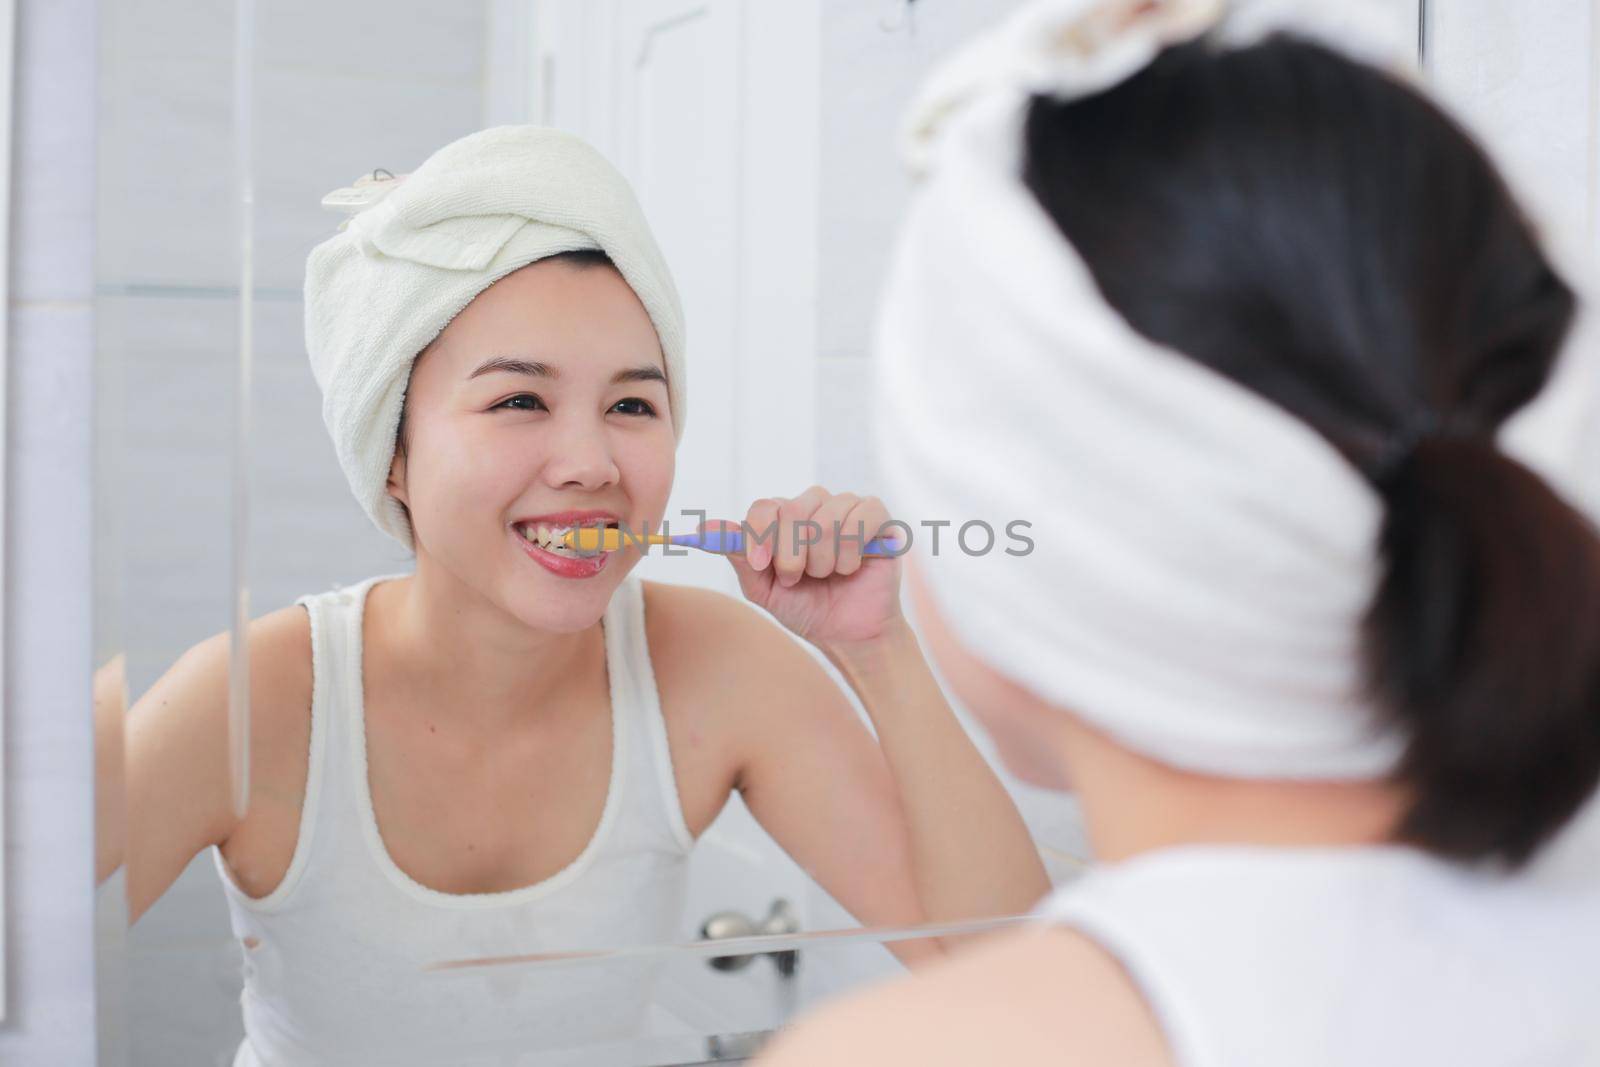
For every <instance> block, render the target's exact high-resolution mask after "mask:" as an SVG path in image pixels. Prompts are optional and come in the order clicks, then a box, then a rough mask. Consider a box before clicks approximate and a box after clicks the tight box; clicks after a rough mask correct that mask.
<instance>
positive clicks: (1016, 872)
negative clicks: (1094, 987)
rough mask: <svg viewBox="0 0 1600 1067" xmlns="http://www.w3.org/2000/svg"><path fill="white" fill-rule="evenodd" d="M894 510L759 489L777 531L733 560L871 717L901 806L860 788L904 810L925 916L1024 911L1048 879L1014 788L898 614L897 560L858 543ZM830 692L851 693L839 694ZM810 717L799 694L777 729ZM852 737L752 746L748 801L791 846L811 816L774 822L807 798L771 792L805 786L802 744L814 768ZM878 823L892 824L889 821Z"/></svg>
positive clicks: (750, 589)
mask: <svg viewBox="0 0 1600 1067" xmlns="http://www.w3.org/2000/svg"><path fill="white" fill-rule="evenodd" d="M806 521H810V522H814V523H816V524H817V526H819V527H820V528H821V529H822V531H823V532H824V535H823V537H822V539H821V540H820V541H817V542H816V543H813V544H809V545H806V544H802V543H801V542H803V541H805V540H808V539H809V534H807V533H800V534H799V536H797V531H798V530H799V524H801V523H803V522H806ZM888 521H889V516H888V513H887V511H886V510H885V509H884V507H883V505H882V503H881V502H879V501H878V500H876V499H875V498H872V497H867V498H858V497H855V496H853V495H850V494H839V495H831V494H829V493H827V491H826V490H823V489H821V488H820V487H813V488H812V489H810V490H808V491H807V492H806V493H804V494H801V496H799V497H797V498H794V499H793V500H763V501H758V502H757V503H756V504H755V505H754V506H753V507H752V508H751V510H750V513H749V515H748V516H747V518H746V523H747V525H748V526H749V527H750V529H751V530H753V531H757V532H761V531H765V530H767V529H768V528H769V527H773V528H775V530H776V535H775V537H774V538H772V539H771V540H769V541H767V542H766V543H765V544H762V543H759V542H757V541H756V540H755V539H754V538H748V537H747V542H748V543H747V545H746V553H745V555H744V557H742V558H737V557H735V558H731V561H732V562H733V565H734V569H735V571H736V572H737V573H738V575H739V581H740V585H741V587H742V588H743V590H744V592H745V595H746V597H747V598H748V599H750V600H751V601H752V602H753V603H755V604H758V605H760V606H761V607H763V608H765V609H766V610H767V611H769V612H770V613H772V615H773V616H774V617H776V618H777V619H778V620H779V621H780V622H781V623H783V624H784V625H785V626H786V627H788V628H789V629H790V630H791V631H793V632H794V633H796V634H798V635H800V636H801V637H804V638H806V639H807V640H808V641H810V642H811V643H812V644H813V645H815V646H816V647H817V648H819V649H820V650H822V651H823V653H824V654H825V655H826V656H827V657H828V658H829V660H830V661H832V662H833V663H834V665H835V666H837V667H838V668H839V670H840V672H841V673H842V674H843V675H844V677H845V679H846V680H847V681H848V682H849V684H850V685H851V687H852V688H853V689H854V690H855V691H856V693H857V695H858V696H859V697H860V699H861V702H862V704H863V706H864V707H865V708H866V710H867V713H868V715H869V716H870V717H871V719H872V722H873V725H874V727H875V728H876V730H877V732H878V745H877V746H875V747H876V748H877V750H878V752H879V754H880V755H879V758H880V759H881V760H882V762H883V767H884V769H886V771H887V773H888V783H887V785H888V787H889V788H890V789H891V790H892V791H893V793H894V796H895V807H896V808H897V809H898V818H897V819H896V818H893V817H892V816H889V815H881V812H880V810H879V808H878V807H876V806H874V807H870V808H869V807H867V806H866V801H865V799H864V798H858V800H857V801H856V802H857V803H861V804H863V810H864V812H867V811H870V812H871V815H870V817H871V818H875V819H876V818H880V817H881V818H882V819H884V820H887V821H892V822H896V823H898V825H895V826H893V827H892V830H893V831H894V832H893V833H890V834H889V837H888V838H885V839H886V840H896V841H897V842H898V843H903V847H904V848H905V849H906V850H907V854H908V855H907V862H908V864H909V870H910V876H911V879H912V884H913V892H914V893H915V897H916V901H917V910H919V911H920V912H921V914H922V917H923V918H925V919H927V920H931V921H948V920H957V919H968V918H979V917H987V916H994V915H1003V914H1015V913H1018V912H1022V911H1026V910H1027V909H1029V908H1031V907H1032V906H1033V905H1034V904H1035V903H1036V902H1037V901H1038V899H1039V898H1040V897H1042V896H1043V895H1044V894H1045V893H1046V892H1047V891H1048V890H1049V881H1048V879H1047V878H1046V876H1045V871H1044V865H1043V863H1042V862H1041V861H1040V859H1039V854H1038V850H1037V849H1036V848H1035V847H1034V845H1033V841H1032V839H1031V837H1030V836H1029V834H1028V831H1027V828H1026V827H1025V826H1024V824H1023V822H1022V819H1021V816H1020V815H1019V814H1018V813H1017V809H1016V806H1015V804H1014V803H1013V802H1012V800H1011V797H1010V795H1009V794H1008V793H1007V792H1006V790H1005V788H1004V786H1002V785H1001V783H1000V781H999V780H998V779H997V778H996V777H995V775H994V773H993V771H992V770H991V769H990V768H989V766H988V764H987V762H986V761H985V760H984V759H983V757H982V755H981V754H980V753H979V752H978V750H977V748H976V747H975V746H974V745H973V743H972V741H971V739H970V738H969V737H968V736H967V733H966V730H965V729H964V728H963V727H962V726H961V724H960V722H959V720H957V719H956V717H955V714H954V712H953V711H952V710H951V708H950V706H949V704H948V703H947V702H946V701H945V699H944V696H943V694H942V692H941V691H940V689H939V687H938V685H937V683H936V682H935V681H934V678H933V675H932V673H931V671H930V670H929V668H928V665H927V663H926V661H925V660H924V659H923V656H922V653H921V649H920V648H919V647H918V644H917V640H916V637H915V635H914V634H913V633H912V631H911V629H910V626H909V625H908V624H907V623H906V621H905V619H904V618H903V617H902V616H901V614H900V607H899V575H900V561H899V560H898V559H895V558H867V559H863V558H862V557H861V555H860V545H861V544H862V543H864V540H865V539H870V537H872V536H875V535H876V533H877V532H878V531H879V530H881V529H882V528H883V527H884V525H885V524H886V523H887V522H888ZM835 524H837V528H838V529H839V530H842V531H844V532H846V533H851V534H862V533H864V534H865V537H863V538H861V539H859V540H856V541H851V540H848V539H839V538H835V537H834V536H833V531H834V529H835V528H836V526H835ZM797 651H798V650H797ZM804 658H806V659H809V657H804ZM808 666H810V667H811V668H812V671H813V672H814V673H815V674H816V675H817V678H818V680H819V681H822V682H825V683H826V688H827V689H829V690H832V689H834V687H833V686H832V684H831V683H827V682H826V678H825V676H824V675H823V674H822V672H821V671H820V670H818V669H817V668H816V667H815V664H808ZM813 688H814V687H807V689H806V690H805V696H804V699H805V700H807V701H810V702H819V701H820V702H822V703H823V704H824V705H825V704H826V703H827V698H825V697H822V696H820V695H818V694H817V693H816V692H814V691H813ZM833 699H834V700H836V701H838V702H839V703H840V704H843V703H844V702H843V700H842V699H841V698H840V697H839V696H838V695H837V694H835V696H834V698H833ZM813 706H815V703H813ZM851 718H852V719H854V716H853V715H852V716H851ZM812 719H813V716H811V715H808V714H806V712H805V709H804V708H803V707H802V708H798V709H796V712H795V714H794V715H793V720H794V725H792V726H787V727H780V728H778V729H781V730H782V731H783V732H785V733H788V732H789V731H804V730H805V729H806V728H808V727H814V723H813V722H812V721H811V720H812ZM863 733H864V731H863ZM846 744H847V741H846V740H845V739H844V737H843V736H838V735H830V736H827V737H812V738H811V739H810V740H809V741H808V740H807V739H806V738H805V737H804V736H802V735H800V734H799V733H797V735H796V736H793V737H787V738H785V743H784V744H782V745H780V746H772V745H765V746H762V747H761V748H760V749H759V750H758V751H757V752H756V753H755V755H754V756H753V757H752V760H751V764H750V766H749V767H748V769H747V771H746V772H745V773H746V778H747V781H746V783H745V788H746V795H747V799H749V798H750V797H751V796H752V795H754V796H755V797H756V799H755V800H754V801H753V803H752V811H753V812H755V813H756V815H757V818H759V819H762V820H763V824H764V825H765V824H766V823H767V819H768V818H770V819H772V820H773V821H774V823H775V825H773V826H769V830H770V831H771V832H773V834H774V836H775V837H778V838H779V840H780V843H783V844H785V847H786V848H787V847H789V844H788V843H787V842H785V841H784V840H783V835H784V834H785V833H787V835H788V836H790V837H791V838H793V839H794V844H795V846H796V847H798V848H802V849H804V848H807V847H808V844H809V842H807V841H805V840H803V839H805V838H807V837H809V836H811V834H812V833H813V831H812V830H810V829H809V828H808V825H807V823H808V822H809V820H805V819H800V820H796V822H797V825H794V826H792V827H790V826H783V825H778V824H779V821H780V820H781V821H786V819H787V817H786V815H785V814H784V813H785V812H786V811H788V810H791V803H798V802H802V801H803V798H801V797H799V796H795V797H792V798H791V797H785V798H783V799H782V800H779V799H778V798H776V797H775V796H770V795H772V794H778V793H787V792H788V791H789V790H791V789H794V788H796V787H795V786H794V785H793V784H792V780H793V779H794V778H795V777H796V776H798V775H800V774H801V773H807V772H802V770H801V768H799V767H797V766H795V763H796V760H797V759H799V760H803V759H804V758H805V755H806V754H815V755H816V756H818V757H819V758H820V759H821V760H822V764H823V765H822V766H821V767H818V768H816V769H815V770H814V771H811V772H808V773H820V774H822V775H823V776H826V748H825V747H824V746H826V745H846ZM841 751H843V750H841ZM832 781H833V783H834V789H835V793H834V795H833V796H832V797H831V798H830V799H831V803H834V804H844V803H846V801H845V800H844V799H842V798H841V797H840V796H839V795H838V790H840V789H843V788H844V780H843V778H842V776H839V775H837V774H836V775H834V776H833V778H832ZM763 793H765V794H769V798H768V799H770V804H768V805H767V806H768V807H769V808H770V813H769V814H768V815H765V816H764V815H763V814H762V812H760V811H757V809H756V805H757V804H760V803H762V797H761V794H763ZM823 802H824V803H828V802H830V800H824V801H823ZM801 810H805V809H803V808H802V809H801ZM811 810H812V811H815V810H816V809H815V808H812V809H811ZM840 818H841V819H848V818H849V813H848V812H846V811H841V812H840ZM875 830H876V832H886V828H885V827H883V826H878V827H876V828H875ZM802 862H804V860H802ZM818 878H819V881H820V880H821V876H820V874H819V875H818ZM825 884H826V883H825ZM830 892H833V890H832V889H830ZM835 895H836V896H837V895H839V894H838V893H835ZM840 899H841V902H844V898H843V897H842V896H841V897H840ZM849 906H850V905H849V904H848V903H846V907H849ZM858 914H859V913H858ZM863 917H864V916H863Z"/></svg>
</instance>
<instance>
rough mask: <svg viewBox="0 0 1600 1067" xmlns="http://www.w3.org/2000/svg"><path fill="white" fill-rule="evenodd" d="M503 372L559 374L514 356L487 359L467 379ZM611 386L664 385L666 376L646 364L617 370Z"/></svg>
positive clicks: (547, 366)
mask: <svg viewBox="0 0 1600 1067" xmlns="http://www.w3.org/2000/svg"><path fill="white" fill-rule="evenodd" d="M497 372H504V373H507V374H522V375H526V376H528V377H531V378H559V377H561V372H560V371H559V370H557V369H556V368H555V367H552V366H551V365H550V364H548V363H541V362H539V361H538V360H533V359H521V358H518V357H516V356H495V357H493V358H492V359H487V360H485V361H484V362H483V363H481V364H480V365H479V366H478V369H477V370H475V371H473V372H472V373H471V374H469V375H467V377H468V379H472V378H477V377H480V376H482V375H485V374H494V373H497ZM611 382H612V384H613V385H619V384H621V383H623V382H660V383H661V384H663V385H665V384H666V382H667V376H666V375H665V374H663V373H662V372H661V369H660V368H659V367H652V366H650V365H648V364H645V365H644V366H639V367H629V368H628V369H627V370H619V371H617V373H616V374H614V375H612V376H611Z"/></svg>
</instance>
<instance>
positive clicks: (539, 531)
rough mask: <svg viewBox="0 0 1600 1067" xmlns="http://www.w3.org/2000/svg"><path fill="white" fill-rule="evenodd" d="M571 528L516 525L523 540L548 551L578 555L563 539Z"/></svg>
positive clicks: (531, 524)
mask: <svg viewBox="0 0 1600 1067" xmlns="http://www.w3.org/2000/svg"><path fill="white" fill-rule="evenodd" d="M606 525H608V526H609V525H611V524H610V523H607V524H606ZM572 529H573V527H571V526H544V525H538V524H535V523H531V522H530V523H523V524H522V525H521V526H518V527H517V532H518V533H519V534H521V535H522V537H523V538H524V539H525V540H528V541H531V542H533V543H534V544H536V545H538V546H539V547H540V548H542V549H545V550H546V551H548V552H556V553H565V554H568V555H574V556H575V555H579V554H580V553H579V552H578V551H577V550H576V549H573V548H568V547H567V544H566V541H565V540H564V538H565V536H566V534H567V532H568V531H570V530H572Z"/></svg>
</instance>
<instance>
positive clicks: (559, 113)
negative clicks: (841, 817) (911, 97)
mask: <svg viewBox="0 0 1600 1067" xmlns="http://www.w3.org/2000/svg"><path fill="white" fill-rule="evenodd" d="M802 11H803V12H804V13H801V12H802ZM792 19H812V20H814V19H815V8H814V7H813V6H812V5H810V4H801V5H798V6H797V7H796V8H789V9H780V8H778V7H775V6H772V5H759V6H758V5H755V4H750V3H742V2H740V0H541V2H540V3H539V4H538V5H537V7H536V9H535V18H534V20H533V34H532V36H533V47H532V49H531V56H532V59H531V65H532V67H533V69H532V70H531V71H530V72H529V82H530V83H531V84H532V86H533V97H534V99H533V102H532V104H531V105H530V106H529V108H528V117H529V120H530V121H534V122H542V123H545V124H548V125H552V126H558V127H561V128H563V129H567V130H570V131H572V132H573V133H576V134H578V135H579V136H581V137H583V138H585V139H586V140H588V141H589V142H590V143H591V144H593V145H594V146H595V147H596V148H598V149H599V150H600V151H601V152H602V153H604V154H605V155H606V156H607V158H609V159H610V160H611V161H612V162H613V163H614V164H615V165H616V166H617V168H618V169H619V170H621V171H622V173H623V174H624V175H625V176H626V177H627V178H628V180H629V181H630V182H631V183H632V184H633V186H634V190H635V192H636V193H637V195H638V197H639V200H640V202H641V204H642V205H643V208H644V212H645V215H646V217H647V218H648V219H649V221H650V225H651V228H652V229H653V230H654V232H655V235H656V239H657V241H658V242H659V243H660V245H661V249H662V252H663V254H664V255H665V256H666V259H667V263H668V264H669V266H670V267H671V268H672V271H673V276H674V279H675V280H676V282H677V285H678V288H679V291H680V293H681V294H682V297H683V302H684V312H685V315H686V318H687V323H688V354H687V359H686V362H687V365H688V366H687V370H688V404H687V407H688V411H687V415H688V418H687V423H686V430H685V433H684V437H683V442H682V444H681V445H680V447H679V449H678V459H677V476H676V481H675V484H674V490H673V496H672V502H671V505H670V507H669V510H668V515H667V517H668V521H669V522H670V523H671V524H672V526H673V528H674V529H675V530H685V529H693V528H694V525H695V522H696V520H695V519H693V518H687V519H686V518H683V517H681V516H680V510H687V509H704V510H705V511H706V512H707V513H708V516H709V517H711V518H727V519H733V520H738V519H742V518H743V517H744V514H745V510H746V509H747V508H748V506H749V504H750V502H751V501H752V500H754V499H755V498H756V497H757V496H761V495H792V494H796V493H798V492H800V491H801V490H802V489H804V488H805V486H806V485H807V484H809V483H810V481H811V480H812V478H813V474H812V470H813V444H812V425H813V423H812V418H813V416H812V411H811V408H812V406H813V405H812V395H811V390H812V388H813V386H812V383H813V382H814V380H815V364H814V361H813V353H812V347H813V342H812V338H813V336H814V328H815V324H814V321H813V320H814V315H815V306H814V299H813V296H812V294H814V292H815V277H814V271H815V257H814V253H813V251H812V245H813V244H814V241H815V214H814V206H813V203H814V199H815V170H816V159H815V141H814V130H807V129H805V128H804V125H803V123H804V120H801V122H800V123H799V124H798V132H797V123H796V121H794V120H793V119H792V117H791V116H792V115H794V114H796V113H798V114H800V115H808V114H810V113H811V112H812V111H813V110H814V104H815V99H816V97H815V92H816V79H817V71H816V68H815V65H814V64H815V59H814V55H813V56H810V57H806V56H804V55H803V54H802V52H801V51H799V50H797V49H796V48H795V45H794V37H793V34H788V35H787V38H788V39H787V41H785V36H786V33H785V29H784V27H782V26H780V25H779V23H780V22H783V21H784V20H792ZM769 20H770V21H769ZM766 42H772V44H768V43H766ZM774 45H778V46H781V47H783V48H785V49H786V50H787V54H785V55H782V56H780V57H774V58H773V59H772V61H770V62H769V61H767V59H766V58H765V56H766V54H767V52H768V51H770V50H774V48H773V46H774ZM786 63H787V64H790V65H791V66H790V68H789V69H788V70H785V69H784V64H786ZM807 64H810V65H809V66H807ZM796 65H797V66H798V68H799V69H798V71H796V70H795V69H794V68H795V66H796ZM774 140H778V141H781V146H780V148H779V151H778V152H777V153H774V152H772V151H769V150H768V148H769V145H771V144H772V143H773V142H774ZM797 159H798V161H799V162H798V165H797V162H796V161H797ZM775 172H776V173H777V174H779V175H780V176H779V177H777V178H774V177H773V175H774V173H775ZM783 176H787V177H783ZM780 212H781V213H782V214H781V220H779V221H778V222H777V224H776V225H775V221H774V220H775V218H778V216H779V213H780ZM784 227H788V228H787V229H785V228H784ZM639 573H640V574H641V575H643V576H644V577H646V578H649V579H653V580H658V581H663V582H676V583H690V584H696V585H704V586H710V587H712V588H717V589H721V590H723V591H725V592H728V593H730V594H732V595H734V596H740V595H741V594H740V593H739V591H738V584H737V582H736V581H735V579H734V577H733V572H732V568H731V567H730V566H729V565H728V563H727V562H726V561H725V560H722V559H720V558H718V557H716V556H711V555H708V554H703V553H692V554H691V555H689V556H687V557H682V558H680V557H674V558H663V557H661V556H659V555H657V554H656V550H652V553H651V557H650V558H647V559H646V560H645V561H644V562H643V564H642V565H641V568H640V571H639ZM811 885H812V883H811V880H810V879H809V878H807V877H806V876H805V875H804V874H803V873H802V872H801V871H800V869H799V867H798V866H797V865H795V864H794V863H793V862H792V861H791V860H790V859H789V858H788V857H787V856H786V855H785V854H784V853H783V852H782V850H780V849H779V848H777V846H776V845H775V844H773V842H772V841H771V840H770V839H769V838H768V837H767V836H766V835H765V834H764V833H763V832H762V831H761V829H760V827H759V826H757V824H756V823H755V821H754V819H753V818H752V817H751V816H750V814H749V813H748V811H747V810H746V809H745V807H744V805H743V804H742V803H740V802H739V800H738V798H737V797H735V798H734V799H733V801H732V802H730V803H729V805H728V807H727V809H726V810H724V812H723V814H722V816H721V817H720V818H719V819H718V820H717V822H716V824H715V825H714V826H713V827H712V828H711V829H710V830H708V831H707V832H706V834H705V835H704V836H703V837H702V838H701V840H700V842H699V844H698V846H697V847H696V849H695V855H694V859H693V862H692V864H691V868H690V887H689V899H688V911H687V914H686V916H685V919H686V922H687V923H688V924H690V925H691V926H693V925H697V924H698V923H699V922H700V921H701V920H702V919H703V918H705V917H706V916H708V915H709V914H711V913H712V912H714V911H718V910H722V909H725V908H735V909H738V910H740V911H743V912H745V913H746V914H749V915H752V916H760V915H763V914H764V913H765V912H766V909H767V907H768V905H769V904H770V903H771V901H772V900H773V898H775V897H778V896H783V897H785V898H787V899H788V900H789V901H791V902H792V903H793V904H794V905H795V907H796V909H797V911H798V912H799V917H800V920H801V922H802V924H803V925H805V924H807V918H808V916H807V914H806V913H807V910H808V909H807V904H808V902H809V901H810V900H811V899H812V890H811V888H810V887H811ZM760 988H761V987H760V986H759V985H751V984H749V983H744V984H740V983H734V982H718V983H714V988H709V989H708V990H707V991H706V992H707V994H708V995H712V994H714V1000H719V1001H725V1000H726V998H733V999H735V1000H737V999H738V998H739V997H741V996H751V995H756V994H757V992H758V990H759V989H760ZM691 992H692V991H691ZM722 1007H723V1008H725V1009H732V1008H733V1007H734V1006H733V1005H730V1004H727V1003H722ZM734 1017H737V1015H735V1016H734Z"/></svg>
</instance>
